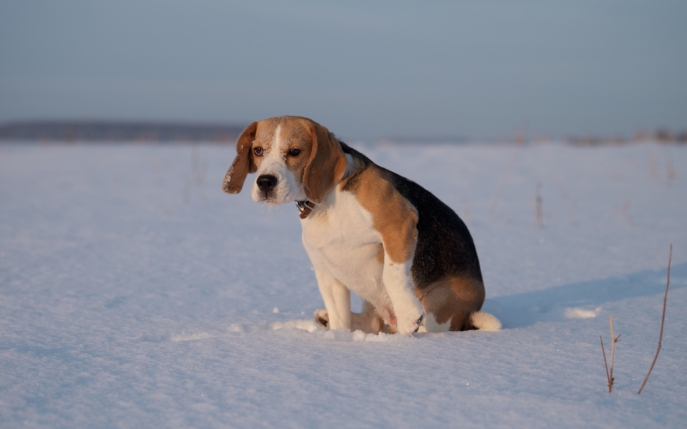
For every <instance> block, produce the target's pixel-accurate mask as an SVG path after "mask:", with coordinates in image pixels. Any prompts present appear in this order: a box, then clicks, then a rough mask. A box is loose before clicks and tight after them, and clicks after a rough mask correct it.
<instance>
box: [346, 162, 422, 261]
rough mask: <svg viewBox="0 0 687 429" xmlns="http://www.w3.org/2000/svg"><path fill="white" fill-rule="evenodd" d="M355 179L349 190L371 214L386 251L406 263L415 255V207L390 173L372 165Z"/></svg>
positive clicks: (390, 256) (416, 217) (391, 258)
mask: <svg viewBox="0 0 687 429" xmlns="http://www.w3.org/2000/svg"><path fill="white" fill-rule="evenodd" d="M355 179H356V182H357V183H356V186H352V187H351V189H350V191H351V192H353V194H354V195H355V196H356V199H357V200H358V202H359V203H360V205H361V206H363V208H365V210H367V211H369V212H370V213H372V222H373V227H374V229H375V230H377V231H378V232H379V233H380V234H381V236H382V243H383V244H384V251H385V252H386V254H388V255H389V258H390V260H391V262H394V263H397V264H402V263H405V262H407V261H408V260H410V259H411V258H412V257H413V253H414V252H415V244H416V242H417V221H418V216H417V212H416V211H415V208H414V207H413V206H412V204H410V203H409V202H408V200H406V199H405V198H403V196H402V195H401V194H400V193H399V192H398V191H397V190H396V188H395V187H394V185H393V184H392V182H391V177H390V176H389V174H388V173H386V172H385V171H383V170H381V169H380V168H379V167H377V166H375V165H370V166H369V167H368V168H366V169H365V170H363V171H362V172H361V173H360V174H359V175H358V176H357V177H356V178H355Z"/></svg>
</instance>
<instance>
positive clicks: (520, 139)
mask: <svg viewBox="0 0 687 429" xmlns="http://www.w3.org/2000/svg"><path fill="white" fill-rule="evenodd" d="M528 124H529V123H528V122H525V126H524V127H523V129H522V131H521V132H519V133H516V135H515V139H514V140H515V143H516V146H517V148H518V149H517V151H516V152H515V156H514V157H513V159H512V160H511V163H510V165H509V166H508V168H507V169H506V174H505V175H504V176H503V179H502V180H501V186H500V187H499V190H498V192H497V193H496V196H495V197H494V202H493V203H492V204H491V208H490V209H489V215H490V216H494V214H495V213H496V209H497V208H498V207H499V203H500V202H501V197H502V196H503V192H504V191H505V189H506V185H508V182H510V176H511V175H512V174H513V171H514V170H515V164H517V162H518V158H520V152H522V148H523V146H524V145H525V139H526V136H527V126H528Z"/></svg>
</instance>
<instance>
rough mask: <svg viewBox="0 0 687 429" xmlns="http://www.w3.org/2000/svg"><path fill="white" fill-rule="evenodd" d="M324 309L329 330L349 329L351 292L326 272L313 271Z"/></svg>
mask: <svg viewBox="0 0 687 429" xmlns="http://www.w3.org/2000/svg"><path fill="white" fill-rule="evenodd" d="M315 277H316V278H317V286H318V288H319V289H320V294H321V295H322V300H323V301H324V307H325V308H326V309H327V314H328V316H329V324H328V326H329V329H348V330H350V329H351V291H349V290H348V288H347V287H346V286H344V285H343V283H341V282H340V281H338V280H337V279H335V278H334V277H333V276H332V275H331V274H329V273H328V272H326V271H320V270H317V271H315Z"/></svg>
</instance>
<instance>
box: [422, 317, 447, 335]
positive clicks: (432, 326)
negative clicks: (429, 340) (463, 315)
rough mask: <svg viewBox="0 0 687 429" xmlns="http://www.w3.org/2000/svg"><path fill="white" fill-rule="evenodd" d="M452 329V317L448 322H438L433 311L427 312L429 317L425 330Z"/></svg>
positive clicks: (445, 330)
mask: <svg viewBox="0 0 687 429" xmlns="http://www.w3.org/2000/svg"><path fill="white" fill-rule="evenodd" d="M450 330H451V319H448V321H447V322H446V323H439V322H437V319H436V317H434V315H433V314H432V313H428V314H427V319H426V320H425V332H437V333H438V332H448V331H450Z"/></svg>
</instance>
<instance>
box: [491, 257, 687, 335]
mask: <svg viewBox="0 0 687 429" xmlns="http://www.w3.org/2000/svg"><path fill="white" fill-rule="evenodd" d="M685 286H687V263H682V264H678V265H673V266H672V268H671V272H670V289H671V290H672V289H677V288H683V287H685ZM665 287H666V269H661V270H647V271H639V272H637V273H632V274H627V275H622V276H616V277H609V278H606V279H599V280H591V281H586V282H582V283H572V284H568V285H563V286H558V287H554V288H551V289H545V290H540V291H534V292H525V293H519V294H515V295H508V296H501V297H497V298H493V299H488V300H487V301H486V302H485V304H484V308H483V309H484V310H485V311H487V312H489V313H492V314H493V315H495V316H496V317H498V318H499V319H500V320H501V322H502V323H503V327H504V328H505V329H508V328H518V327H525V326H530V325H533V324H535V323H537V322H550V321H562V320H567V319H571V318H586V317H594V316H595V312H598V310H599V307H601V306H602V305H604V304H607V303H610V302H616V301H620V300H623V299H627V298H637V297H642V296H649V295H661V294H663V293H664V291H665Z"/></svg>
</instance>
